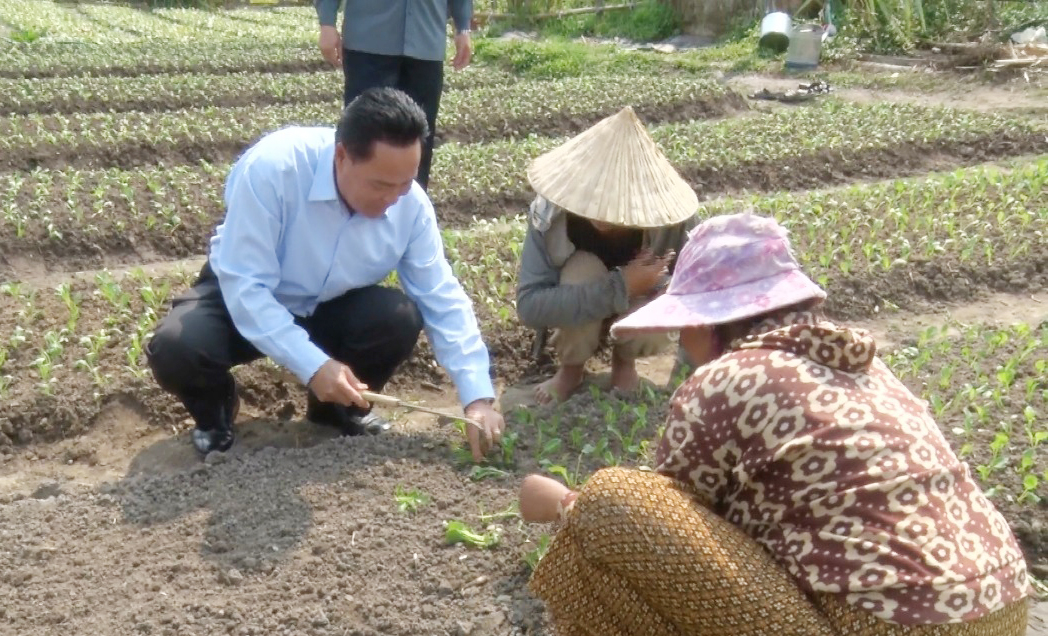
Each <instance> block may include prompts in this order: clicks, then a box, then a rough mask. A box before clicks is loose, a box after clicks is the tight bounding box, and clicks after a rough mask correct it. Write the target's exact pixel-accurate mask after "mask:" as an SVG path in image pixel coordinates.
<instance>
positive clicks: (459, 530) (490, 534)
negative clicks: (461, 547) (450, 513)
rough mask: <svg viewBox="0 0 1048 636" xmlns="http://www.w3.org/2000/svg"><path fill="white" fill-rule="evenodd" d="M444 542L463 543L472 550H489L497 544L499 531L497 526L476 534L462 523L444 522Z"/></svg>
mask: <svg viewBox="0 0 1048 636" xmlns="http://www.w3.org/2000/svg"><path fill="white" fill-rule="evenodd" d="M444 527H445V532H444V540H445V541H446V542H448V543H449V544H452V545H454V544H456V543H464V544H466V545H468V546H470V547H473V548H481V549H489V548H493V547H495V546H496V545H498V543H499V539H500V538H501V535H502V533H501V531H500V530H499V528H498V527H497V526H494V527H490V528H489V529H488V531H487V532H484V533H478V532H476V531H474V530H473V529H472V528H470V527H469V526H468V525H466V523H465V522H463V521H446V522H444Z"/></svg>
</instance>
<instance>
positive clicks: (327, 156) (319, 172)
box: [309, 139, 340, 201]
mask: <svg viewBox="0 0 1048 636" xmlns="http://www.w3.org/2000/svg"><path fill="white" fill-rule="evenodd" d="M338 198H340V197H339V196H338V190H337V189H336V188H335V140H334V139H332V140H331V143H330V144H328V145H327V146H325V147H324V149H323V150H321V151H320V157H319V159H318V160H317V169H316V170H315V171H314V172H313V185H312V187H310V189H309V200H310V201H334V200H336V199H338Z"/></svg>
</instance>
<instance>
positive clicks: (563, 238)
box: [517, 197, 699, 330]
mask: <svg viewBox="0 0 1048 636" xmlns="http://www.w3.org/2000/svg"><path fill="white" fill-rule="evenodd" d="M698 221H699V219H698V216H693V217H691V218H689V219H688V220H686V221H683V222H681V223H679V224H677V225H672V226H667V227H662V228H657V229H652V230H646V231H645V232H644V241H643V245H644V247H647V248H650V249H651V250H652V251H653V252H654V253H655V254H658V255H662V254H665V253H666V252H668V251H669V250H674V251H676V252H677V253H680V250H681V249H682V248H683V247H684V243H685V242H686V240H687V234H688V231H689V230H691V228H693V227H695V225H697V224H698ZM574 251H575V246H574V245H572V244H571V242H570V241H569V240H568V237H567V227H566V224H565V217H564V214H563V211H562V210H560V209H558V208H556V207H555V206H551V205H550V204H549V203H548V202H547V201H545V200H544V199H543V198H542V197H537V198H536V200H535V202H534V203H533V204H532V207H531V213H530V214H529V219H528V231H527V235H526V236H525V238H524V247H523V249H522V250H521V260H520V271H519V274H518V279H517V315H518V316H519V317H520V320H521V322H522V323H524V324H525V325H526V326H528V327H531V328H532V329H539V330H541V329H547V328H557V327H571V326H577V325H582V324H585V323H588V322H595V321H599V320H604V319H605V318H608V317H610V316H614V315H619V314H622V313H624V312H626V311H627V310H628V309H629V304H630V299H629V296H628V294H627V293H626V281H625V280H624V279H623V277H622V272H621V271H619V270H617V269H616V270H613V271H611V272H608V274H607V275H606V276H604V277H603V278H601V279H599V280H596V281H593V282H591V283H585V284H581V285H561V284H560V269H561V268H562V267H563V266H564V263H565V262H566V261H567V259H568V257H569V256H571V254H573V253H574Z"/></svg>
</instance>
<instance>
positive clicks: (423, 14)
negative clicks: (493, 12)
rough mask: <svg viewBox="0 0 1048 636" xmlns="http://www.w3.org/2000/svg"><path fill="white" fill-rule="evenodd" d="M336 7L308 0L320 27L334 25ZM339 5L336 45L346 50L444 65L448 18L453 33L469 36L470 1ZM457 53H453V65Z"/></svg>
mask: <svg viewBox="0 0 1048 636" xmlns="http://www.w3.org/2000/svg"><path fill="white" fill-rule="evenodd" d="M339 3H340V0H314V5H315V6H316V9H317V16H318V17H319V18H320V24H321V25H322V26H334V25H335V21H336V18H337V17H338V6H339ZM345 3H346V6H345V18H344V19H343V20H342V41H343V42H344V43H345V47H346V48H347V49H350V50H353V51H361V52H364V53H374V54H376V55H403V56H406V57H413V58H415V59H419V60H432V61H443V60H444V58H445V56H446V52H447V23H448V14H449V13H450V17H451V19H452V21H453V22H454V25H455V33H456V34H461V33H468V32H469V21H470V18H471V16H472V15H473V0H345ZM458 46H459V43H458V41H456V47H458ZM460 54H461V53H460V51H458V50H456V55H455V57H456V62H457V61H458V58H459V56H460ZM456 66H457V64H456Z"/></svg>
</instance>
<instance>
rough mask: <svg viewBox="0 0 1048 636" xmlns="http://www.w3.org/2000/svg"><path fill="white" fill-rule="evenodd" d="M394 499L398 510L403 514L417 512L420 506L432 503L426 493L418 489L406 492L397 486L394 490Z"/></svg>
mask: <svg viewBox="0 0 1048 636" xmlns="http://www.w3.org/2000/svg"><path fill="white" fill-rule="evenodd" d="M393 498H394V499H396V501H397V509H398V510H400V511H401V512H415V511H416V510H418V508H419V506H426V505H429V502H430V497H429V495H427V494H426V493H424V492H422V491H420V490H418V489H417V488H412V489H411V490H405V489H404V488H403V487H402V486H400V485H397V487H396V489H395V490H394V492H393Z"/></svg>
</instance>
